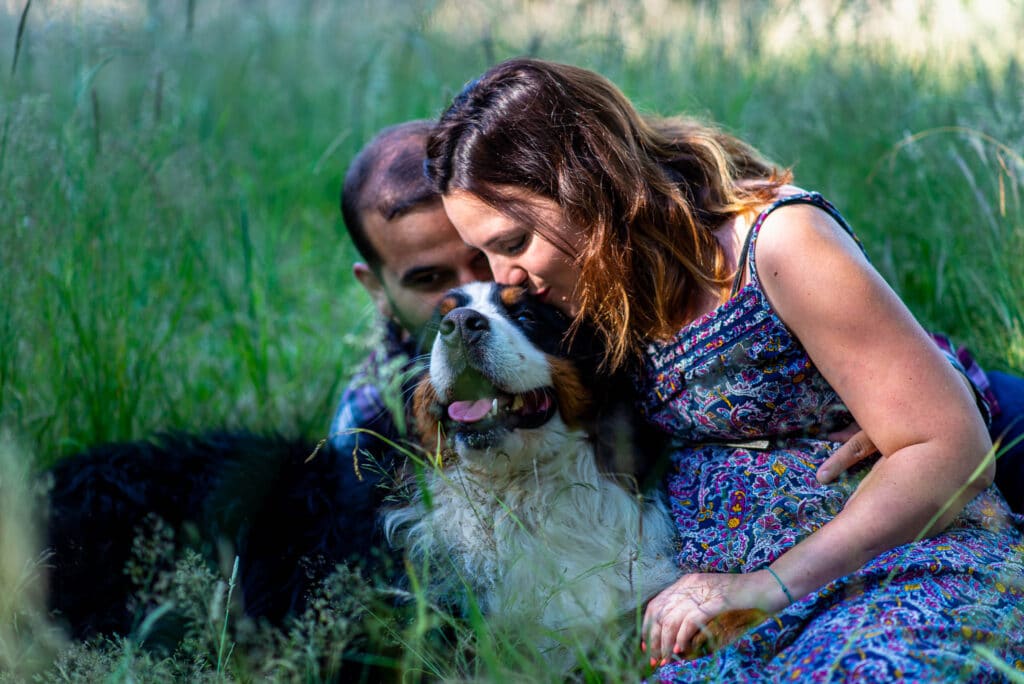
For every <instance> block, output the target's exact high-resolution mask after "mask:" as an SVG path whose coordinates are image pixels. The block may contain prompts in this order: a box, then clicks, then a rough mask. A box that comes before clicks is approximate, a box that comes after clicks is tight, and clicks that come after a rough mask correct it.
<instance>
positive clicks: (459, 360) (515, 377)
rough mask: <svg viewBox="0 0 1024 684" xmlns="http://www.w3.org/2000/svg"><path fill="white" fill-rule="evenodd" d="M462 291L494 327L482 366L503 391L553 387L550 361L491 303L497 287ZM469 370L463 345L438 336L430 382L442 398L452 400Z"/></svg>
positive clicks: (470, 305)
mask: <svg viewBox="0 0 1024 684" xmlns="http://www.w3.org/2000/svg"><path fill="white" fill-rule="evenodd" d="M462 291H463V292H464V293H466V294H467V295H468V296H469V299H470V301H469V303H468V304H466V305H465V306H467V307H468V308H471V309H474V310H475V311H477V312H478V313H480V314H482V315H483V316H485V317H486V318H487V322H488V323H489V324H490V327H491V333H490V336H489V339H488V341H487V343H486V344H485V345H484V347H483V350H482V351H483V357H482V362H483V363H482V364H481V365H483V366H484V368H481V369H480V370H482V371H483V372H484V373H485V374H486V375H488V376H490V377H491V378H493V379H494V380H496V381H497V382H498V384H500V386H501V389H503V390H505V391H507V392H510V393H516V392H526V391H528V390H532V389H536V388H538V387H547V386H549V385H551V369H550V368H549V367H548V361H547V358H546V357H545V356H544V353H543V352H541V351H540V350H539V349H537V348H536V347H535V346H534V345H533V344H532V343H531V342H530V340H529V339H528V338H527V337H526V335H524V334H523V332H522V331H521V330H519V328H517V327H516V326H515V325H514V324H512V322H511V321H509V320H508V318H507V317H506V314H505V311H504V310H502V309H501V308H500V307H499V306H497V305H496V304H495V303H494V302H493V301H492V300H491V293H492V291H493V286H492V285H491V284H488V283H472V284H470V285H467V286H466V287H464V288H463V289H462ZM465 368H466V362H465V356H464V354H463V351H462V348H461V343H459V344H457V345H456V346H454V347H453V346H449V344H447V343H446V342H445V341H444V339H443V338H442V337H441V335H438V337H437V340H436V341H435V343H434V347H433V349H432V351H431V353H430V380H431V382H432V383H433V385H434V389H435V390H436V391H437V393H438V395H439V396H441V397H443V398H446V399H447V398H449V396H448V393H449V391H450V389H451V387H452V386H453V385H454V384H455V380H456V379H457V378H458V376H459V374H460V373H461V372H462V371H463V370H465Z"/></svg>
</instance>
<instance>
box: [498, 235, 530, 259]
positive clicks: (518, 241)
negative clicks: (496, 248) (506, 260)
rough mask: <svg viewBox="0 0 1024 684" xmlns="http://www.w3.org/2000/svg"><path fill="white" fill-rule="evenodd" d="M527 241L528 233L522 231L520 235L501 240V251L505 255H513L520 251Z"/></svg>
mask: <svg viewBox="0 0 1024 684" xmlns="http://www.w3.org/2000/svg"><path fill="white" fill-rule="evenodd" d="M529 242H530V234H529V233H523V234H522V235H517V236H515V237H512V238H509V239H508V240H505V241H504V242H502V244H501V251H502V252H504V253H505V255H506V256H515V255H517V254H520V253H522V251H523V250H525V249H526V245H527V244H529Z"/></svg>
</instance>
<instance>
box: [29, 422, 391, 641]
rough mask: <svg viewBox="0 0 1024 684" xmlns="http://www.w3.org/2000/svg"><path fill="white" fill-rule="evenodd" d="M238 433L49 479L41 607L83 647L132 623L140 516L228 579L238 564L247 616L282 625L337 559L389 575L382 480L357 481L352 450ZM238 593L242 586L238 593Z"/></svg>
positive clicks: (165, 440) (120, 454)
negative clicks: (44, 602)
mask: <svg viewBox="0 0 1024 684" xmlns="http://www.w3.org/2000/svg"><path fill="white" fill-rule="evenodd" d="M315 447H316V445H315V444H314V443H312V442H310V441H307V440H302V439H288V438H284V437H280V436H262V435H257V434H252V433H245V432H228V431H222V432H212V433H209V434H205V435H202V436H196V435H188V434H182V433H171V434H165V435H162V436H159V437H157V438H154V439H152V440H146V441H138V442H129V443H113V444H105V445H102V446H97V447H95V448H92V449H89V450H87V451H85V452H83V453H80V454H77V455H74V456H71V457H68V458H66V459H63V460H62V461H61V462H60V463H58V464H57V466H56V467H54V468H53V470H52V471H51V473H52V479H53V487H52V490H51V492H50V500H49V504H50V506H49V509H50V510H49V520H48V526H47V534H48V538H47V545H48V548H49V549H50V550H51V551H52V556H51V559H50V566H51V567H50V570H49V578H50V582H49V602H50V608H51V609H52V612H53V614H54V616H55V617H56V618H57V619H58V620H59V621H61V622H63V623H64V624H65V625H66V626H67V628H68V630H69V632H70V634H71V635H72V636H73V637H75V638H79V639H84V638H88V637H90V636H93V635H96V634H122V635H127V634H130V633H131V632H132V631H133V629H135V628H137V627H138V623H139V621H140V619H141V618H142V617H143V616H142V615H139V614H138V610H137V609H135V608H133V607H132V605H131V598H132V595H133V593H134V591H135V589H136V587H135V586H134V585H133V583H132V581H131V580H130V578H129V577H128V576H127V575H126V574H125V566H126V564H127V563H128V561H129V560H130V558H131V553H132V542H133V539H134V538H135V537H136V536H137V535H139V534H140V532H144V530H143V526H144V523H145V521H146V520H147V516H152V515H155V516H158V517H159V518H160V519H162V520H163V522H164V523H166V525H167V526H169V527H170V528H171V529H172V530H173V532H174V539H175V545H176V546H178V547H179V549H180V548H182V547H186V546H189V547H192V548H194V549H196V550H198V551H199V552H200V553H201V554H202V555H203V556H204V557H206V558H207V559H208V560H209V561H210V562H211V563H215V564H219V565H220V566H221V567H226V568H227V571H228V572H230V569H231V567H232V563H233V560H234V556H235V555H237V557H238V559H239V587H238V589H240V593H241V599H242V603H243V606H244V609H245V612H246V613H247V614H248V615H250V616H252V617H255V618H263V619H266V620H268V621H270V622H271V623H274V624H281V623H282V621H283V620H284V619H285V618H286V617H287V616H289V615H292V614H296V613H299V612H300V611H301V610H302V608H303V607H304V605H305V603H306V599H307V596H308V595H309V593H310V591H311V590H312V589H313V588H314V586H315V585H316V584H317V583H318V582H319V581H321V580H322V579H323V578H324V577H326V576H327V575H328V574H329V573H330V572H331V571H332V570H333V569H334V568H335V567H336V565H337V564H338V563H342V562H353V561H354V562H356V563H359V564H361V565H362V566H364V568H365V571H366V573H367V574H368V575H372V574H373V573H376V572H378V571H382V570H385V568H386V566H387V565H389V561H390V559H389V558H388V557H387V553H386V551H385V548H386V547H385V544H384V542H383V536H382V534H381V529H380V526H379V524H378V521H377V516H376V511H377V510H378V508H379V507H380V505H381V502H382V500H383V498H384V496H385V494H386V492H387V488H386V487H383V486H379V485H381V482H380V480H381V478H382V477H384V476H383V475H382V474H381V473H380V472H375V471H373V470H372V469H370V468H364V469H363V470H362V471H361V473H360V475H361V478H362V479H360V477H357V475H356V473H355V471H354V469H353V465H352V455H351V454H339V453H335V452H333V451H332V450H331V449H330V448H329V447H327V448H325V449H321V450H320V451H319V452H317V453H316V455H315V457H313V458H310V456H311V455H312V454H313V453H314V450H315ZM236 591H237V590H236Z"/></svg>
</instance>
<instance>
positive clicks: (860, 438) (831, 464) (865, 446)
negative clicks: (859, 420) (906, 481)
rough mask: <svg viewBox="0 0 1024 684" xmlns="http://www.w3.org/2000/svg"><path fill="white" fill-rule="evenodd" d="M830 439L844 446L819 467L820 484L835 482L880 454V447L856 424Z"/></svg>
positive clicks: (831, 436) (832, 435)
mask: <svg viewBox="0 0 1024 684" xmlns="http://www.w3.org/2000/svg"><path fill="white" fill-rule="evenodd" d="M828 438H829V439H830V440H832V441H833V442H842V443H843V445H842V446H841V447H839V448H838V449H836V450H835V451H834V452H832V455H831V456H829V457H828V458H826V459H825V462H824V463H822V464H821V466H819V467H818V473H817V476H818V482H820V483H821V484H828V483H830V482H833V481H834V480H835V479H836V478H837V477H839V475H840V474H842V473H845V472H846V471H847V470H849V469H850V468H852V467H853V466H855V465H857V464H858V463H860V462H861V461H863V460H864V459H865V458H867V457H869V456H872V455H874V454H877V453H878V447H876V446H875V443H874V442H872V441H871V438H870V437H868V433H866V432H864V431H863V430H861V429H860V426H859V425H857V424H856V423H851V424H850V425H848V426H847V427H845V428H843V429H842V430H839V431H838V432H833V433H831V434H830V435H829V436H828Z"/></svg>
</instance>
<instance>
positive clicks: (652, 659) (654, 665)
mask: <svg viewBox="0 0 1024 684" xmlns="http://www.w3.org/2000/svg"><path fill="white" fill-rule="evenodd" d="M651 667H658V659H657V658H654V657H652V658H651Z"/></svg>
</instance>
